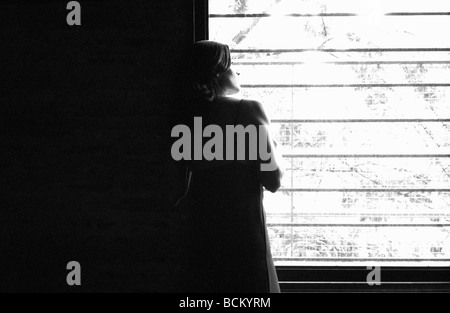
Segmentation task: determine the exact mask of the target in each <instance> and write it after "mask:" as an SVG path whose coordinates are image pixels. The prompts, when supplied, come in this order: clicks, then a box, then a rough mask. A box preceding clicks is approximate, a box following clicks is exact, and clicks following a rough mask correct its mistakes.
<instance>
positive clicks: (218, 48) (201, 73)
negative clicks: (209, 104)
mask: <svg viewBox="0 0 450 313" xmlns="http://www.w3.org/2000/svg"><path fill="white" fill-rule="evenodd" d="M230 66H231V56H230V48H229V47H228V46H227V45H224V44H221V43H218V42H215V41H209V40H202V41H198V42H196V43H195V44H194V46H193V50H192V68H191V73H192V80H193V81H192V83H193V90H194V93H195V94H196V95H197V96H201V97H203V98H205V99H206V100H209V101H212V100H214V99H215V98H216V97H217V96H220V95H222V94H223V90H222V88H221V87H220V84H219V77H220V75H222V74H223V73H225V72H226V71H228V69H229V68H230Z"/></svg>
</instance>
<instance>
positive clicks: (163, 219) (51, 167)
mask: <svg viewBox="0 0 450 313" xmlns="http://www.w3.org/2000/svg"><path fill="white" fill-rule="evenodd" d="M36 2H37V1H36ZM67 2H68V1H39V3H33V2H31V1H30V2H22V3H19V2H17V1H14V2H13V1H8V2H3V3H2V4H0V10H1V20H0V21H1V30H0V34H1V35H0V36H1V50H2V51H1V62H2V69H1V71H2V73H1V74H0V82H1V85H2V91H1V101H0V102H1V110H2V113H1V121H2V125H3V127H4V129H5V130H6V131H2V135H1V138H2V143H1V145H2V153H1V154H2V156H1V168H2V172H3V174H2V180H1V183H0V184H1V185H0V187H1V189H2V190H3V192H2V194H3V196H2V201H1V207H0V237H1V239H0V240H1V246H0V265H1V266H0V291H149V292H157V291H158V292H165V291H176V290H177V276H178V275H179V270H180V269H179V259H180V257H179V256H178V255H179V251H178V249H177V244H176V242H180V240H179V238H177V237H176V235H174V234H175V232H174V229H173V228H172V227H173V221H172V220H171V218H170V216H171V213H170V210H169V208H170V203H171V201H172V200H173V198H174V197H175V196H176V194H177V192H178V190H179V186H180V177H179V176H177V174H178V172H177V168H176V167H175V166H174V164H173V163H171V161H170V155H169V152H170V146H169V142H168V135H169V134H170V133H169V130H170V123H171V117H170V114H169V113H170V109H171V107H174V106H176V104H177V100H176V99H177V98H178V96H180V93H179V92H178V88H177V85H178V84H179V83H180V81H181V80H180V79H179V78H177V73H178V72H179V64H180V61H182V59H183V56H184V55H185V53H186V51H187V49H188V47H189V44H190V43H191V42H192V14H191V12H192V10H191V1H188V0H170V1H145V0H127V1H125V0H111V1H79V2H80V3H81V12H82V17H81V22H82V25H81V26H72V27H71V26H68V25H67V24H66V16H67V13H68V11H67V10H66V4H67ZM72 260H75V261H78V262H80V264H81V272H82V275H81V277H82V286H79V287H69V286H67V284H66V275H67V273H68V272H69V271H68V270H66V264H67V263H68V262H69V261H72Z"/></svg>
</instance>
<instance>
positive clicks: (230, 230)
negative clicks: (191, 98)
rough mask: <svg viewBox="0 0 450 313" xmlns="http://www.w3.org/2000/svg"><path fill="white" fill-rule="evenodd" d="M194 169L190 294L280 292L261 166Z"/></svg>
mask: <svg viewBox="0 0 450 313" xmlns="http://www.w3.org/2000/svg"><path fill="white" fill-rule="evenodd" d="M242 105H243V104H242V102H240V103H239V104H237V107H236V110H237V111H236V112H239V111H240V110H239V106H242ZM236 118H237V117H236ZM228 122H229V121H228ZM236 122H237V120H236ZM190 168H191V170H192V176H191V182H190V190H189V197H188V203H189V204H188V209H189V213H188V216H189V218H188V228H189V232H188V233H189V238H188V242H189V243H188V244H189V250H188V251H189V262H188V263H189V272H190V275H189V291H191V292H279V287H278V282H277V278H276V273H275V268H274V265H273V261H272V257H271V252H270V244H269V242H268V236H267V228H266V223H265V213H264V209H263V202H262V200H263V187H262V186H261V184H260V182H259V179H258V170H259V165H258V164H255V163H253V164H243V163H238V162H223V163H219V162H218V163H216V164H214V165H213V166H206V167H202V166H200V167H196V166H195V164H191V166H190Z"/></svg>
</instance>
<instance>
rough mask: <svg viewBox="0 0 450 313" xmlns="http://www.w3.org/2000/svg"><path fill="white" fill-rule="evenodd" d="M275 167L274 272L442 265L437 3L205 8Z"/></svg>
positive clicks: (442, 70) (238, 3) (291, 2)
mask: <svg viewBox="0 0 450 313" xmlns="http://www.w3.org/2000/svg"><path fill="white" fill-rule="evenodd" d="M209 10H210V12H209V13H210V20H209V31H210V34H209V35H210V39H211V40H215V41H219V42H223V43H226V44H228V45H229V46H230V47H231V49H232V58H233V67H234V68H235V69H236V70H237V71H238V72H240V73H241V75H240V77H239V79H240V83H241V86H242V91H241V96H242V97H245V98H251V99H256V100H260V101H261V102H262V103H263V105H264V107H265V109H266V111H267V113H268V115H269V117H270V118H271V123H272V132H273V133H274V137H275V138H276V140H277V142H278V143H279V146H280V149H281V152H282V154H283V156H284V158H285V160H286V163H287V164H288V167H287V169H286V174H285V177H284V179H283V182H282V188H281V190H280V191H278V192H277V193H276V194H270V193H265V195H264V196H265V202H264V205H265V209H266V212H267V222H268V226H269V235H270V240H271V246H272V254H273V256H274V258H275V260H276V263H277V264H278V265H305V264H309V265H347V264H350V263H351V264H364V265H383V266H386V265H393V266H398V265H409V266H415V265H419V266H422V265H432V266H448V265H450V37H448V36H446V35H445V33H446V30H448V29H450V1H446V0H430V1H426V2H425V1H406V0H405V1H403V0H402V1H384V0H383V1H376V3H374V1H369V0H340V1H336V0H303V1H302V0H246V1H245V0H210V1H209Z"/></svg>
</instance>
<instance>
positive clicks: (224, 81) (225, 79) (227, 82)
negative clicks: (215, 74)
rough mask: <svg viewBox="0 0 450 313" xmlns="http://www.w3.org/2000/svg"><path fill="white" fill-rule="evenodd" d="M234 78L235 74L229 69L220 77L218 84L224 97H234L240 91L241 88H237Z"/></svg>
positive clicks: (237, 84)
mask: <svg viewBox="0 0 450 313" xmlns="http://www.w3.org/2000/svg"><path fill="white" fill-rule="evenodd" d="M236 76H237V75H236V72H235V71H234V70H233V69H231V68H229V69H228V70H227V71H226V72H224V73H223V74H222V75H220V77H219V84H220V86H221V87H222V90H223V95H224V96H230V95H234V94H237V93H238V92H239V91H240V89H241V86H239V83H238V82H237V78H236Z"/></svg>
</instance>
